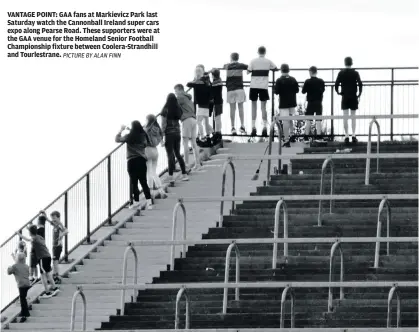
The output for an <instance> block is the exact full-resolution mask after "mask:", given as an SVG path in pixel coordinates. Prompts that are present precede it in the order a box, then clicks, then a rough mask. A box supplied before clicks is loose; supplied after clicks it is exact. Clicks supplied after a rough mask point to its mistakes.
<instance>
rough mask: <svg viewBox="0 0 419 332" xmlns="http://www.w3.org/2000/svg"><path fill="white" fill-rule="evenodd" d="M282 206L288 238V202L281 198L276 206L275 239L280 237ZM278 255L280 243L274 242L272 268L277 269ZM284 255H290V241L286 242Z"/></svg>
mask: <svg viewBox="0 0 419 332" xmlns="http://www.w3.org/2000/svg"><path fill="white" fill-rule="evenodd" d="M281 207H282V209H283V210H284V239H287V238H288V209H287V204H285V201H284V200H283V199H282V198H281V199H280V200H279V201H278V203H276V207H275V224H274V239H277V238H278V232H279V217H280V215H281ZM277 256H278V243H274V244H273V253H272V269H276V263H277ZM284 257H285V258H287V257H288V242H284Z"/></svg>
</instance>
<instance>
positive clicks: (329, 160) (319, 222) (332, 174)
mask: <svg viewBox="0 0 419 332" xmlns="http://www.w3.org/2000/svg"><path fill="white" fill-rule="evenodd" d="M328 165H330V177H331V179H330V204H329V205H330V207H329V213H330V214H331V213H332V209H333V198H332V197H333V194H334V192H335V164H334V163H333V159H332V158H331V157H328V158H327V159H326V160H325V161H324V162H323V165H322V173H321V177H320V195H323V189H324V188H323V186H324V177H325V174H324V173H325V171H326V169H327V166H328ZM322 216H323V201H322V200H321V199H320V200H319V213H318V217H317V226H319V227H320V226H322Z"/></svg>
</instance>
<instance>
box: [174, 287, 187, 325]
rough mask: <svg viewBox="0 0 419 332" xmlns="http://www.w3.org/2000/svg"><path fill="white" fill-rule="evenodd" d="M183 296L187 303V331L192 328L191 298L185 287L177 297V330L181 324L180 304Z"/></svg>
mask: <svg viewBox="0 0 419 332" xmlns="http://www.w3.org/2000/svg"><path fill="white" fill-rule="evenodd" d="M182 296H183V297H184V298H185V301H186V308H185V309H186V313H185V316H186V321H185V329H189V328H190V325H191V323H190V321H191V313H190V308H189V305H190V304H189V296H188V294H187V290H186V288H185V287H182V288H181V289H179V292H178V293H177V295H176V311H175V330H177V329H179V323H180V319H179V315H180V305H179V302H180V300H181V299H182Z"/></svg>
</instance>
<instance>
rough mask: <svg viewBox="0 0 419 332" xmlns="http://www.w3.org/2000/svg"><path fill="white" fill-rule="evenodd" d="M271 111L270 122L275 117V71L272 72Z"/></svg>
mask: <svg viewBox="0 0 419 332" xmlns="http://www.w3.org/2000/svg"><path fill="white" fill-rule="evenodd" d="M271 102H272V104H271V105H272V106H271V107H272V110H271V122H272V121H273V118H274V116H275V71H272V101H271Z"/></svg>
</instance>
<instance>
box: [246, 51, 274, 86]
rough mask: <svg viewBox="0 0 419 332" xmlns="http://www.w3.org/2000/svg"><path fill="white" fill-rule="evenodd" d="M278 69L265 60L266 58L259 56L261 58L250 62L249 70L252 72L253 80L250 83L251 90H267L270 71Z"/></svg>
mask: <svg viewBox="0 0 419 332" xmlns="http://www.w3.org/2000/svg"><path fill="white" fill-rule="evenodd" d="M274 69H276V65H275V64H274V63H273V62H272V61H271V60H268V59H266V58H265V56H262V55H261V56H259V58H256V59H253V60H252V61H251V62H250V65H249V68H248V70H249V71H251V72H252V79H251V81H250V88H251V89H265V90H268V88H269V71H270V70H274Z"/></svg>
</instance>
